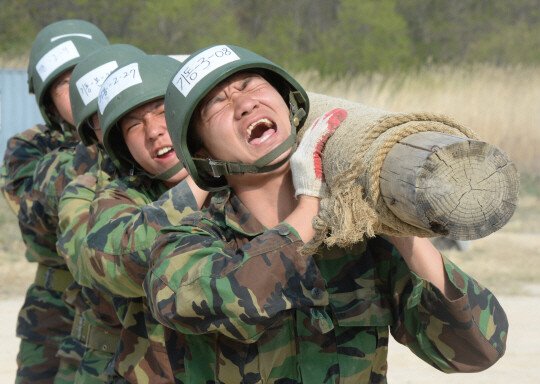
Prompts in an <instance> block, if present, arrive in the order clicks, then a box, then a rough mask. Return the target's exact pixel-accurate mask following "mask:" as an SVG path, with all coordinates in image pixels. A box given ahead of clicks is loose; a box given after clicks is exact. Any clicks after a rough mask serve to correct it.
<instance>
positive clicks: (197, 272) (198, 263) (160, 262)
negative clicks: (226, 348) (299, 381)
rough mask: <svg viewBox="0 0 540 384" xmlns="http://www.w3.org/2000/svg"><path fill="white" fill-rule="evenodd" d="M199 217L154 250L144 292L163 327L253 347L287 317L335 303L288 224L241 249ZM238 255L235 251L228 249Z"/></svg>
mask: <svg viewBox="0 0 540 384" xmlns="http://www.w3.org/2000/svg"><path fill="white" fill-rule="evenodd" d="M201 215H202V214H201V213H199V214H194V215H192V216H190V217H189V218H187V219H185V220H184V221H183V222H182V224H183V225H182V226H177V227H171V228H167V229H166V230H164V231H163V233H162V234H161V235H160V236H159V238H158V240H157V241H156V244H155V246H154V247H153V249H152V265H151V268H150V271H149V274H148V276H147V278H146V280H145V284H144V288H145V292H146V294H147V298H148V301H149V306H150V309H151V311H152V313H153V315H154V317H156V318H157V319H158V321H159V322H161V323H162V324H164V325H166V326H168V327H169V328H173V329H175V330H177V331H179V332H182V333H186V334H203V333H209V332H219V333H222V334H224V335H226V336H228V337H231V338H234V339H236V340H240V341H244V342H248V343H249V342H254V341H256V340H257V339H258V338H259V337H260V335H261V334H262V333H263V332H264V331H265V330H266V329H268V328H269V327H271V326H273V324H275V323H276V322H278V321H279V319H280V317H281V316H282V315H284V314H285V311H288V310H291V309H301V310H304V311H308V312H309V313H310V314H312V315H313V314H314V312H317V307H323V306H325V305H327V304H328V302H329V299H328V292H327V291H326V290H325V283H324V280H323V278H322V276H321V274H320V271H319V269H318V267H317V265H316V263H315V261H314V259H313V257H304V256H300V254H299V253H298V247H300V246H301V245H302V244H303V242H302V240H301V239H300V237H299V236H298V234H297V232H296V231H295V230H294V228H292V227H291V226H289V225H287V224H286V223H282V224H279V225H278V226H276V227H275V228H272V229H269V230H266V231H265V232H264V233H263V234H261V235H259V236H256V237H254V238H253V239H251V240H250V241H248V242H246V243H245V244H243V245H242V246H241V247H240V248H237V247H236V245H234V246H233V247H232V248H231V244H229V247H227V243H229V242H231V243H235V241H234V240H231V239H230V238H229V239H228V238H227V232H226V231H221V230H220V228H219V227H217V225H215V224H212V223H211V222H210V221H208V220H204V219H201ZM227 248H229V249H233V250H227Z"/></svg>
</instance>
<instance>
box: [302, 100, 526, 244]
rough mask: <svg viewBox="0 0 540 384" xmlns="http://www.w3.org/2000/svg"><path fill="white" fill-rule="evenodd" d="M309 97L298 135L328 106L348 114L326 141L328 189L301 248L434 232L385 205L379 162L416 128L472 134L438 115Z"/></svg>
mask: <svg viewBox="0 0 540 384" xmlns="http://www.w3.org/2000/svg"><path fill="white" fill-rule="evenodd" d="M309 97H310V103H311V106H310V112H309V116H308V119H307V121H306V124H305V125H304V127H303V129H302V130H301V131H300V132H299V135H298V137H299V138H298V140H300V139H301V137H302V134H303V132H304V130H305V129H306V128H307V127H309V126H310V125H311V123H312V122H313V121H314V120H315V119H316V118H317V117H319V116H321V115H323V114H324V113H325V112H327V111H329V110H331V109H333V108H343V109H345V110H346V111H347V112H348V116H347V118H346V119H345V121H344V122H342V124H341V125H340V127H339V128H338V129H337V130H336V132H335V133H334V134H333V135H332V137H330V139H329V140H328V142H327V143H326V147H325V149H324V155H323V170H324V175H325V180H326V183H327V185H328V191H329V193H328V196H325V197H323V198H322V200H321V208H320V212H319V214H318V216H317V217H316V218H315V219H314V221H313V226H314V228H315V230H316V235H315V238H314V239H313V241H312V242H310V243H309V244H306V246H305V247H304V250H303V251H304V252H306V253H308V252H314V251H315V250H316V249H317V248H318V247H319V246H320V245H321V244H322V243H324V244H325V245H326V246H334V245H336V246H340V247H348V246H351V245H353V244H355V243H357V242H359V241H361V240H362V239H363V238H364V237H365V236H368V237H372V236H374V235H375V234H382V235H385V234H386V235H396V236H420V237H433V236H440V235H441V233H437V232H434V231H433V230H432V229H430V228H420V227H418V226H415V225H411V224H409V223H408V222H405V221H403V220H402V219H400V218H399V217H397V216H396V215H395V214H394V213H393V212H392V211H391V210H390V209H389V207H388V205H387V204H386V203H385V201H384V200H383V198H382V196H381V188H380V176H381V170H382V168H383V163H384V161H385V159H386V157H387V155H388V153H389V152H390V150H391V149H392V148H393V147H394V146H395V145H396V144H397V143H398V142H400V141H402V140H404V139H405V138H407V137H409V136H410V135H413V134H416V133H421V132H438V133H442V134H448V135H453V136H458V137H464V138H469V139H476V134H475V133H474V132H473V131H472V130H471V129H469V128H467V127H464V126H462V125H460V124H458V123H456V122H455V121H453V120H452V119H450V118H449V117H447V116H444V115H440V114H432V113H392V112H388V111H384V110H380V109H375V108H371V107H367V106H365V105H362V104H360V103H354V102H351V101H348V100H343V99H338V98H334V97H329V96H326V95H320V94H316V93H309ZM511 177H513V176H511ZM516 193H517V192H516ZM512 212H513V211H512ZM510 215H511V214H510ZM505 220H507V219H506V218H505Z"/></svg>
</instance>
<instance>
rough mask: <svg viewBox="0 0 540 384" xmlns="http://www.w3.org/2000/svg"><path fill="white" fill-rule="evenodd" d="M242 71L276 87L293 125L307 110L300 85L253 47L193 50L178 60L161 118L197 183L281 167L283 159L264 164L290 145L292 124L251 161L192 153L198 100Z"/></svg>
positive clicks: (212, 184) (209, 184) (211, 187)
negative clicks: (281, 137) (278, 140)
mask: <svg viewBox="0 0 540 384" xmlns="http://www.w3.org/2000/svg"><path fill="white" fill-rule="evenodd" d="M244 71H251V72H255V73H259V74H260V75H262V76H263V77H264V78H265V79H266V80H267V81H268V82H269V83H270V84H272V86H274V88H276V89H277V90H278V92H279V93H280V94H281V95H282V97H283V98H284V100H285V102H286V103H287V105H289V108H290V120H291V126H292V127H296V129H300V128H301V127H302V125H303V124H304V122H305V119H306V116H307V113H308V111H309V99H308V96H307V93H306V91H305V90H304V89H303V88H302V86H301V85H300V84H299V83H298V82H297V81H296V80H295V79H293V78H292V77H291V76H290V75H289V74H288V73H287V72H286V71H285V70H284V69H283V68H281V67H279V66H278V65H276V64H274V63H272V62H271V61H269V60H268V59H266V58H264V57H262V56H260V55H258V54H256V53H254V52H251V51H249V50H247V49H244V48H241V47H237V46H232V45H216V46H211V47H208V48H204V49H202V50H199V51H197V52H195V53H194V54H192V55H191V56H190V57H189V58H187V59H186V60H185V61H184V62H183V63H182V66H181V67H180V70H179V71H177V73H176V74H175V76H174V78H173V79H172V81H171V83H170V84H169V87H168V88H167V94H166V96H165V117H166V119H167V127H168V130H169V134H170V136H171V139H172V143H173V146H174V149H175V151H176V153H177V156H178V157H179V158H180V159H181V160H182V162H183V163H184V166H185V167H186V168H187V170H188V171H189V173H190V175H191V176H192V177H193V180H194V181H195V182H196V183H197V185H198V186H199V187H201V188H203V189H205V190H208V191H216V190H219V189H222V188H225V187H226V186H227V181H226V179H225V177H224V175H227V174H241V173H262V172H268V171H271V170H273V169H275V168H277V167H278V166H281V165H282V164H283V163H284V162H285V161H287V160H288V158H286V159H284V160H283V161H280V162H279V163H277V164H272V165H268V164H269V163H270V162H272V161H273V160H274V159H276V158H277V157H278V156H279V155H281V154H282V153H284V152H285V151H286V150H288V149H290V148H291V147H293V146H294V145H295V139H296V130H295V129H292V132H291V136H290V137H289V138H288V139H287V140H286V141H285V142H283V143H282V144H281V145H279V146H278V147H276V148H275V149H274V150H273V151H271V152H270V153H268V154H267V155H265V156H263V157H262V158H261V159H258V160H257V161H256V162H255V163H254V164H243V163H233V162H224V161H219V159H217V160H213V159H198V158H195V157H194V152H195V151H196V148H191V146H192V144H191V143H190V142H191V141H192V140H191V141H190V139H189V136H190V133H189V130H190V129H191V123H192V116H193V113H194V111H195V110H196V108H197V106H198V104H199V103H200V102H201V101H202V100H203V98H204V97H205V96H206V95H207V94H208V93H209V92H210V91H211V90H212V89H214V87H215V86H217V85H218V84H219V83H220V82H221V81H223V80H225V79H226V78H228V77H230V76H232V75H234V74H235V73H238V72H244ZM192 152H193V153H192Z"/></svg>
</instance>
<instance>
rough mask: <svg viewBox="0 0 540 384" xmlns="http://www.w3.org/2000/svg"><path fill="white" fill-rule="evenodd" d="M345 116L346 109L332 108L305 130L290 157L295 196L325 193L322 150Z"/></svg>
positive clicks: (318, 195)
mask: <svg viewBox="0 0 540 384" xmlns="http://www.w3.org/2000/svg"><path fill="white" fill-rule="evenodd" d="M346 118H347V111H346V110H344V109H341V108H336V109H332V110H331V111H329V112H327V113H326V114H325V115H324V116H322V117H319V118H318V119H317V120H315V121H314V122H313V124H312V125H311V127H309V128H308V129H307V130H306V132H305V134H304V137H302V140H301V141H300V144H299V145H298V148H297V149H296V151H295V152H294V154H293V155H292V157H291V171H292V177H293V184H294V189H295V195H294V196H295V197H297V196H298V195H307V196H315V197H323V195H324V194H325V190H326V184H325V183H324V175H323V169H322V152H323V149H324V145H325V144H326V141H327V140H328V138H329V137H330V136H332V134H333V133H334V131H335V130H336V129H337V128H338V127H339V125H340V124H341V122H342V121H343V120H345V119H346Z"/></svg>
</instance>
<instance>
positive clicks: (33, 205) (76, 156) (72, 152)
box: [19, 142, 97, 268]
mask: <svg viewBox="0 0 540 384" xmlns="http://www.w3.org/2000/svg"><path fill="white" fill-rule="evenodd" d="M96 161H97V153H96V149H95V147H86V146H84V145H83V144H75V143H73V142H72V143H64V144H61V145H60V147H59V148H57V149H55V150H53V151H52V152H49V153H47V154H46V155H45V156H43V158H42V159H41V160H40V161H39V162H38V163H37V165H36V169H35V170H34V174H33V176H32V180H33V185H32V188H31V190H30V191H29V193H28V194H26V195H25V197H24V198H23V199H21V200H20V209H19V226H20V228H21V235H22V238H23V240H24V242H25V244H26V245H27V253H28V256H29V257H30V260H33V261H38V262H40V263H42V264H45V265H47V266H51V267H62V268H65V262H64V259H63V258H62V257H60V256H59V255H58V252H57V250H56V240H57V232H58V202H59V200H60V195H61V194H62V192H63V190H64V188H65V187H66V186H67V184H68V183H69V182H70V181H71V180H73V179H75V177H76V176H77V175H80V174H83V173H85V172H86V171H88V170H89V169H90V167H92V166H93V165H94V164H95V163H96Z"/></svg>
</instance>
